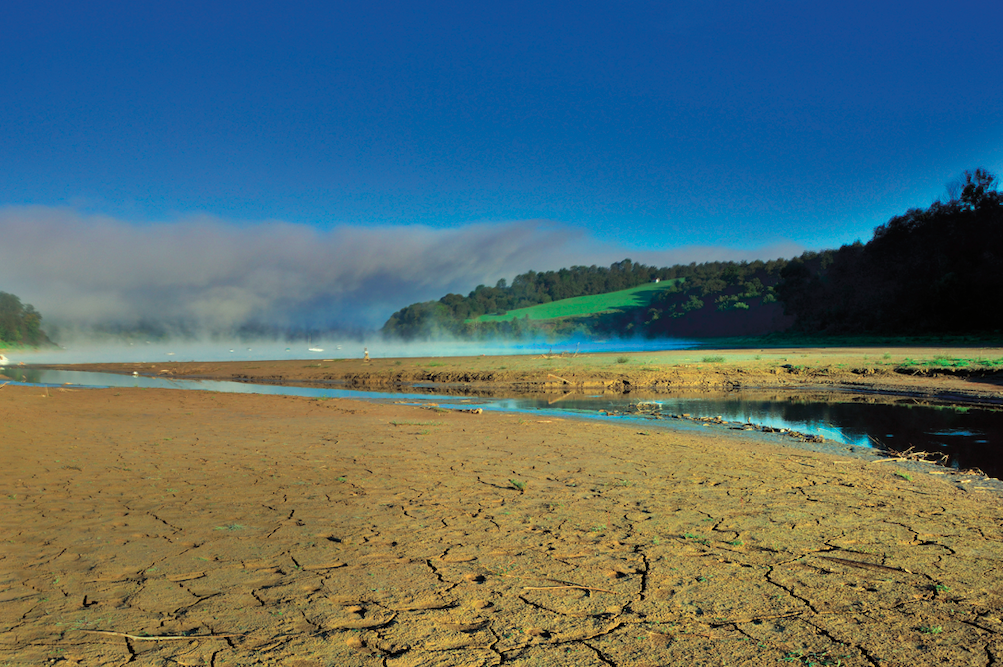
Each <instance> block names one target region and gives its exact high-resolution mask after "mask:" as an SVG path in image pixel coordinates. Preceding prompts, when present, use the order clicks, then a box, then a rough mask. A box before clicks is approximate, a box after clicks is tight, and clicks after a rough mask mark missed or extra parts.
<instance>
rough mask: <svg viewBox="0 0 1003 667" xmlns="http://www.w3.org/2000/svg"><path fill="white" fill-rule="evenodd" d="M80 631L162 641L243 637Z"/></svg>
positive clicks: (148, 640)
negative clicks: (152, 635)
mask: <svg viewBox="0 0 1003 667" xmlns="http://www.w3.org/2000/svg"><path fill="white" fill-rule="evenodd" d="M80 632H90V633H92V634H95V635H110V636H112V637H125V638H126V639H134V640H136V641H143V642H162V641H171V640H176V639H226V638H227V637H243V635H239V634H238V635H161V636H159V637H140V636H138V635H128V634H126V633H124V632H112V631H111V630H81V631H80Z"/></svg>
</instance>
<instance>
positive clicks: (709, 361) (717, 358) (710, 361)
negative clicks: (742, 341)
mask: <svg viewBox="0 0 1003 667" xmlns="http://www.w3.org/2000/svg"><path fill="white" fill-rule="evenodd" d="M700 361H702V362H703V363H705V364H719V363H721V362H722V361H724V357H722V356H721V355H715V356H709V357H703V358H702V359H701V360H700Z"/></svg>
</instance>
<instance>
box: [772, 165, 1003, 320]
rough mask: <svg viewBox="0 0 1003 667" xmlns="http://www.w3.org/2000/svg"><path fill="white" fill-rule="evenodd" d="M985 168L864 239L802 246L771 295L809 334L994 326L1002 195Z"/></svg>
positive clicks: (999, 289) (1001, 256)
mask: <svg viewBox="0 0 1003 667" xmlns="http://www.w3.org/2000/svg"><path fill="white" fill-rule="evenodd" d="M996 185H997V180H996V177H995V176H993V175H992V174H990V173H989V172H987V171H986V170H985V169H977V170H975V171H974V172H966V173H965V176H964V181H963V182H962V184H961V187H960V188H958V192H957V195H956V196H955V197H953V198H951V199H950V200H949V201H946V202H940V201H938V202H934V203H933V204H932V205H931V206H930V207H928V208H926V209H911V210H909V211H906V213H905V214H903V215H900V216H896V217H894V218H892V219H891V220H889V221H888V222H887V223H886V224H884V225H881V226H880V227H878V228H877V229H876V230H875V231H874V237H873V238H872V239H871V240H870V241H868V242H867V243H866V244H862V243H859V242H857V243H854V244H853V245H845V246H843V247H842V248H840V249H839V250H829V251H826V252H824V253H817V254H816V253H806V254H804V255H802V256H801V257H799V258H796V259H794V260H793V261H791V262H790V263H789V264H788V265H787V267H786V268H785V269H784V270H783V271H782V272H781V274H782V280H781V283H780V284H779V285H778V287H777V293H778V295H779V296H780V298H781V300H782V301H783V302H784V305H785V307H786V308H787V311H788V312H789V313H790V314H791V315H793V316H794V317H795V323H794V327H795V328H796V329H797V330H800V331H804V332H809V333H827V334H850V333H853V334H857V333H878V334H890V335H903V334H948V333H993V332H998V331H1000V330H1001V329H1003V308H1000V295H1003V195H1001V193H1000V192H998V191H997V190H996Z"/></svg>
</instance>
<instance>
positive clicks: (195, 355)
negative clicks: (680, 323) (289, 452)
mask: <svg viewBox="0 0 1003 667" xmlns="http://www.w3.org/2000/svg"><path fill="white" fill-rule="evenodd" d="M695 346H697V343H695V342H693V341H686V340H677V339H659V340H644V339H615V340H608V341H590V340H575V339H573V340H562V341H559V342H554V341H548V340H545V339H532V340H524V341H478V342H470V341H441V340H440V341H419V342H403V341H399V340H384V339H383V338H382V337H381V336H379V335H372V336H369V337H364V338H361V339H353V338H333V337H332V338H320V339H317V340H313V341H304V340H296V341H283V340H258V341H253V340H246V339H240V340H238V339H229V340H228V339H203V340H181V339H178V340H167V341H164V340H151V341H148V342H147V341H140V342H136V341H101V342H88V341H86V340H80V341H77V342H71V343H68V344H67V345H65V346H63V347H60V348H58V349H40V350H37V351H23V352H22V351H9V352H8V353H7V356H8V357H9V358H10V360H11V362H12V363H15V364H16V363H20V362H24V363H26V364H86V363H167V362H178V361H265V360H269V361H274V360H283V359H307V360H312V359H316V360H318V361H320V360H324V359H362V358H363V356H364V353H365V350H367V349H368V350H369V357H370V359H392V358H409V357H476V356H480V355H488V356H497V355H509V354H516V355H536V354H560V353H562V352H565V353H568V354H574V353H576V352H577V353H582V354H586V353H588V354H591V353H600V352H642V351H656V350H679V349H686V348H691V347H695Z"/></svg>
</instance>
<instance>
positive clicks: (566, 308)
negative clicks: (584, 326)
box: [474, 278, 683, 322]
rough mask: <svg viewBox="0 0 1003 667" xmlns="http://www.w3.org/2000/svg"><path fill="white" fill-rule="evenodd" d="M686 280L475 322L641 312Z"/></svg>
mask: <svg viewBox="0 0 1003 667" xmlns="http://www.w3.org/2000/svg"><path fill="white" fill-rule="evenodd" d="M681 280H683V279H682V278H676V279H673V280H663V281H661V282H659V283H645V284H644V285H638V286H637V287H631V288H630V289H625V290H620V291H619V292H609V293H607V294H593V295H591V296H576V297H574V298H571V299H561V300H560V301H551V302H550V303H541V304H539V305H536V306H530V307H529V308H517V309H515V310H510V311H508V312H507V313H505V314H504V315H481V316H480V317H478V318H476V319H475V320H474V321H475V322H507V321H509V320H513V319H516V318H518V319H520V320H521V319H523V318H525V317H527V316H528V317H529V319H531V320H553V319H557V318H560V317H582V316H584V315H592V314H594V313H602V312H606V311H610V310H616V309H618V308H638V307H644V306H647V305H648V304H650V303H651V300H652V299H653V298H654V296H655V295H656V294H657V293H658V292H661V291H662V290H666V289H669V288H670V287H672V286H673V285H674V284H675V283H677V282H679V281H681Z"/></svg>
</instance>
